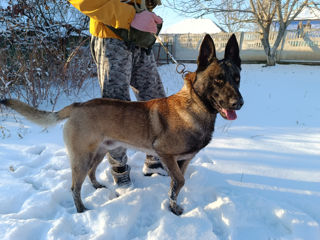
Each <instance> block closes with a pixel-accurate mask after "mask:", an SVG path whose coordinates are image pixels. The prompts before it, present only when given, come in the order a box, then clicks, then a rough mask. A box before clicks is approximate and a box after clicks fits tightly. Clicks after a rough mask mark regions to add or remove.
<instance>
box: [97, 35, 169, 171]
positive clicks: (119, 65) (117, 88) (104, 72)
mask: <svg viewBox="0 0 320 240" xmlns="http://www.w3.org/2000/svg"><path fill="white" fill-rule="evenodd" d="M91 54H92V56H93V59H94V61H95V62H96V64H97V71H98V80H99V84H100V87H101V93H102V97H103V98H115V99H121V100H130V94H129V88H130V86H131V88H132V90H133V92H134V94H135V96H136V98H137V99H138V100H139V101H145V100H150V99H153V98H161V97H165V91H164V88H163V85H162V82H161V79H160V76H159V73H158V70H157V65H156V62H155V59H154V55H153V54H152V53H151V54H149V55H148V54H146V51H145V50H143V49H141V48H138V47H136V48H134V49H132V50H131V49H128V47H127V46H126V44H125V43H124V42H123V41H121V40H119V39H112V38H98V37H94V36H92V38H91ZM108 160H109V163H110V164H111V166H112V167H113V168H119V167H120V168H122V167H125V166H126V163H127V154H126V149H124V148H122V147H120V148H117V149H114V150H112V151H110V152H109V154H108ZM147 161H153V162H154V161H158V159H157V158H153V157H151V156H147Z"/></svg>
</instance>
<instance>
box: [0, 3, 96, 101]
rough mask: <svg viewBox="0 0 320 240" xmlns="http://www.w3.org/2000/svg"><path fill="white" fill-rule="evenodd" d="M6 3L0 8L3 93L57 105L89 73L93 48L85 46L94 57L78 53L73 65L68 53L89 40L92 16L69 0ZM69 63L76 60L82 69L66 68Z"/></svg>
mask: <svg viewBox="0 0 320 240" xmlns="http://www.w3.org/2000/svg"><path fill="white" fill-rule="evenodd" d="M1 1H3V0H1ZM4 1H5V2H6V3H7V4H6V5H5V4H3V5H1V6H0V29H1V31H0V66H1V67H0V96H2V97H4V96H7V95H9V94H14V95H15V96H16V97H19V98H23V99H24V100H25V101H27V102H29V103H31V104H33V105H38V104H40V103H42V102H43V101H47V102H49V103H52V104H53V105H54V103H55V102H56V100H57V97H58V95H59V94H60V92H65V93H67V91H69V92H71V91H72V90H73V89H78V87H77V86H81V84H82V82H83V80H84V78H85V77H87V75H88V72H89V71H88V66H89V64H90V63H91V61H90V60H91V57H90V56H89V54H88V52H89V49H83V48H82V49H83V50H86V55H88V57H90V58H84V57H83V56H85V55H84V54H83V56H80V54H78V55H77V56H75V57H74V58H73V62H71V63H70V57H69V56H73V55H72V54H71V53H72V52H73V51H74V49H75V48H76V47H77V46H81V47H82V46H83V45H82V44H81V43H83V42H84V41H85V39H88V38H89V35H88V32H87V31H88V19H87V18H86V17H85V15H83V14H81V13H80V12H79V11H77V10H76V9H75V8H74V7H73V6H72V5H70V4H69V3H68V2H67V1H64V0H4ZM2 6H4V7H2ZM86 43H88V41H86ZM87 45H88V44H87ZM87 48H88V47H87ZM82 49H81V50H82ZM78 52H79V53H80V52H81V51H78ZM67 63H68V64H69V66H71V65H72V64H75V65H76V66H74V67H76V69H77V70H76V71H74V69H71V67H70V68H69V69H67V68H66V67H65V66H66V65H67ZM81 66H83V67H81ZM51 87H55V88H56V91H52V89H51Z"/></svg>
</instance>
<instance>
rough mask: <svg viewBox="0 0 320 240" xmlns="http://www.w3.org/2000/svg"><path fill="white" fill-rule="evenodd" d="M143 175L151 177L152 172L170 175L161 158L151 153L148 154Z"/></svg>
mask: <svg viewBox="0 0 320 240" xmlns="http://www.w3.org/2000/svg"><path fill="white" fill-rule="evenodd" d="M142 172H143V175H145V176H147V177H149V176H151V175H152V174H159V175H161V176H168V173H167V171H166V170H165V169H164V167H163V165H162V163H161V161H160V159H159V158H158V157H154V156H151V155H147V157H146V161H145V162H144V165H143V169H142Z"/></svg>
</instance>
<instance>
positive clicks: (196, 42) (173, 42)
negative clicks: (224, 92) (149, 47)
mask: <svg viewBox="0 0 320 240" xmlns="http://www.w3.org/2000/svg"><path fill="white" fill-rule="evenodd" d="M276 34H277V33H276V32H272V33H271V34H270V39H269V40H270V44H271V46H272V45H273V43H274V41H275V38H276ZM230 35H231V34H229V33H217V34H212V35H211V36H212V38H213V40H214V44H215V46H216V51H217V56H218V58H223V54H224V49H225V46H226V43H227V41H228V39H229V37H230ZM235 35H236V37H237V40H238V43H239V47H240V57H241V59H242V61H243V62H266V54H265V52H264V49H263V46H262V44H261V40H260V38H261V34H260V33H256V32H245V33H244V32H240V33H236V34H235ZM160 37H161V39H162V41H163V42H164V45H165V46H167V48H168V49H169V51H170V52H171V53H172V55H173V56H174V58H175V59H176V60H179V61H185V62H188V61H195V60H196V59H197V57H198V52H199V47H200V44H201V41H202V39H203V37H204V34H163V35H160ZM153 51H154V53H155V56H156V59H157V60H158V61H161V62H163V61H167V62H169V61H170V59H169V57H168V56H167V54H166V52H165V51H164V49H163V48H162V46H161V45H160V44H155V46H154V48H153ZM276 57H277V62H278V63H281V62H301V63H316V64H320V29H317V30H308V31H305V32H303V33H300V32H297V31H287V32H286V33H285V35H284V37H283V40H282V42H281V43H280V45H279V47H278V50H277V54H276Z"/></svg>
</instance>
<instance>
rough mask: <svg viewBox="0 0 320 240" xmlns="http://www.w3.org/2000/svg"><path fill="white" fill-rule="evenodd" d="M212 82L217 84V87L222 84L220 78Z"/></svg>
mask: <svg viewBox="0 0 320 240" xmlns="http://www.w3.org/2000/svg"><path fill="white" fill-rule="evenodd" d="M214 82H215V83H216V84H218V85H219V86H222V85H223V83H224V81H223V80H222V79H221V78H216V79H215V80H214Z"/></svg>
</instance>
